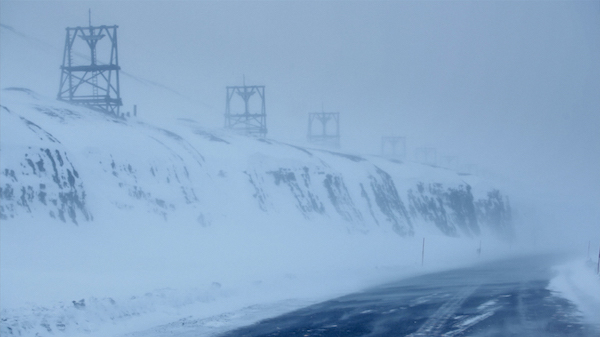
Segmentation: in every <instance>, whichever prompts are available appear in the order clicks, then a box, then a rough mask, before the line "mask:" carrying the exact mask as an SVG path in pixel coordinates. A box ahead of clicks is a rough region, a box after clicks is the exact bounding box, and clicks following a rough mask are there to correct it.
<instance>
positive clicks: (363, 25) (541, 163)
mask: <svg viewBox="0 0 600 337" xmlns="http://www.w3.org/2000/svg"><path fill="white" fill-rule="evenodd" d="M0 6H1V11H0V15H1V16H0V20H1V23H2V25H3V27H2V29H3V38H5V37H7V36H9V38H11V39H15V40H18V39H22V40H27V41H29V42H28V43H31V44H34V45H35V46H36V48H37V50H38V51H39V54H38V55H23V54H21V53H19V52H18V50H6V49H5V48H3V49H2V50H1V55H0V56H1V57H0V62H1V63H0V65H1V73H0V76H1V77H0V82H1V83H0V84H1V86H2V88H4V87H7V86H23V87H28V88H30V89H32V90H35V91H36V92H38V93H40V94H42V95H45V96H49V97H54V96H55V95H56V93H57V91H58V82H59V76H60V72H59V66H60V64H61V62H62V50H63V46H64V34H65V28H66V27H74V26H85V25H87V24H88V9H91V12H92V17H91V20H92V24H93V25H102V24H106V25H113V24H116V25H118V26H119V30H118V34H119V64H120V66H121V68H122V78H121V95H122V98H123V101H124V104H125V105H124V107H123V110H122V111H131V110H132V107H133V105H134V104H136V105H137V106H138V112H139V116H140V118H142V119H148V120H161V119H163V118H169V119H171V118H179V117H186V118H192V119H195V120H198V121H199V122H201V123H202V124H203V125H205V126H207V127H214V128H220V127H221V126H222V125H223V113H224V110H225V87H226V86H228V85H240V84H242V79H243V77H245V80H246V84H250V85H265V86H266V104H267V118H268V125H267V126H268V130H269V131H268V135H267V137H269V138H273V139H278V140H282V141H287V142H292V143H298V144H302V143H303V142H304V141H305V137H306V127H307V121H308V113H309V112H318V111H321V110H322V109H323V110H324V111H326V112H340V114H341V117H340V118H341V144H342V148H341V150H342V151H348V152H353V153H360V154H376V153H378V151H379V149H380V141H381V137H382V136H405V137H406V138H407V149H408V155H409V159H412V158H413V156H414V151H415V149H417V148H419V147H434V148H436V149H437V154H438V158H441V157H442V156H456V157H457V165H456V167H455V168H457V169H460V170H467V171H472V172H473V173H477V174H482V175H484V176H486V177H491V178H493V179H497V180H498V181H501V182H503V183H504V184H505V186H506V188H505V189H507V194H508V195H510V196H511V198H512V199H511V200H512V201H513V204H514V208H515V212H516V214H515V219H516V222H517V224H518V225H519V226H526V227H524V228H525V229H524V230H523V233H522V234H523V235H524V237H535V238H536V240H539V241H544V242H546V243H556V242H559V241H560V242H564V241H565V240H567V241H568V242H569V243H570V244H573V245H578V244H580V245H581V250H582V251H584V250H585V249H586V248H587V243H588V240H594V241H595V242H600V174H599V173H598V172H600V3H599V2H598V1H581V2H578V1H565V2H562V1H552V2H541V1H532V2H530V1H506V2H505V1H489V2H488V1H483V2H475V1H460V2H459V1H427V2H421V1H419V2H417V1H414V2H413V1H399V2H394V1H386V2H377V1H375V2H370V1H364V2H362V1H359V2H337V1H331V2H330V1H327V2H318V1H315V2H313V1H299V2H274V1H267V2H229V1H227V2H196V1H180V2H171V1H148V2H146V1H118V2H117V1H115V2H113V1H100V2H74V1H56V2H55V1H47V2H46V1H44V2H37V1H35V2H29V1H4V0H3V1H2V3H1V5H0ZM9 28H10V29H12V31H11V32H13V33H14V34H13V33H11V34H10V35H9V34H8V33H6V34H5V32H6V31H7V29H9ZM520 200H525V201H522V203H521V202H520ZM533 219H536V220H533ZM536 242H537V241H536Z"/></svg>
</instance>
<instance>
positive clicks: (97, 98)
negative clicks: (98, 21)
mask: <svg viewBox="0 0 600 337" xmlns="http://www.w3.org/2000/svg"><path fill="white" fill-rule="evenodd" d="M90 21H91V20H90ZM118 27H119V26H116V25H115V26H104V25H102V26H92V25H91V22H90V25H89V27H74V28H71V27H68V28H66V30H67V34H66V38H65V49H64V52H63V64H62V66H61V67H60V69H61V75H60V86H59V90H58V95H57V98H58V99H59V100H61V101H67V102H70V103H74V104H81V105H86V106H88V107H90V108H92V109H95V110H100V111H104V112H108V113H111V114H114V115H115V116H120V107H121V106H122V105H123V102H122V101H121V89H120V85H119V70H120V69H121V67H119V56H118V49H117V28H118ZM78 37H79V39H78ZM104 37H107V38H108V40H109V42H110V57H109V60H108V62H107V63H99V62H98V60H97V55H96V45H97V44H98V42H99V41H100V40H101V39H102V38H104ZM78 41H84V42H85V43H86V44H87V45H88V47H89V49H90V64H89V65H75V64H74V62H73V53H74V50H73V46H74V45H75V44H76V42H78Z"/></svg>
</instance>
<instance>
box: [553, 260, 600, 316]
mask: <svg viewBox="0 0 600 337" xmlns="http://www.w3.org/2000/svg"><path fill="white" fill-rule="evenodd" d="M555 271H556V276H555V277H554V278H553V279H552V281H551V282H550V285H549V286H548V288H549V289H550V290H552V291H555V292H556V293H557V294H559V295H560V296H562V297H564V298H566V299H568V300H570V301H571V302H573V303H574V304H575V305H577V308H578V309H579V310H580V311H581V315H582V316H583V318H584V319H585V320H586V321H588V322H589V323H591V324H594V325H595V326H596V327H600V275H599V274H597V273H596V265H595V263H594V262H592V260H591V259H587V260H585V259H574V260H572V261H569V262H567V263H564V264H562V265H560V266H557V267H556V268H555Z"/></svg>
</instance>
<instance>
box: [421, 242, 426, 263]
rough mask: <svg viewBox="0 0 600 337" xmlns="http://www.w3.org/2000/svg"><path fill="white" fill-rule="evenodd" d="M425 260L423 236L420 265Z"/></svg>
mask: <svg viewBox="0 0 600 337" xmlns="http://www.w3.org/2000/svg"><path fill="white" fill-rule="evenodd" d="M424 262H425V238H423V249H422V250H421V266H422V265H423V263H424Z"/></svg>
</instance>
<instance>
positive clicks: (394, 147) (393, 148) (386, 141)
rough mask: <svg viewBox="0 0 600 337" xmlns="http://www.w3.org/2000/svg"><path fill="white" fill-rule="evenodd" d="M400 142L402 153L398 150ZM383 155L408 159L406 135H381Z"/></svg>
mask: <svg viewBox="0 0 600 337" xmlns="http://www.w3.org/2000/svg"><path fill="white" fill-rule="evenodd" d="M398 144H400V148H401V150H402V152H400V153H399V152H398ZM388 149H389V151H388ZM381 155H383V156H389V157H393V158H400V159H406V137H397V136H396V137H381Z"/></svg>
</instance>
